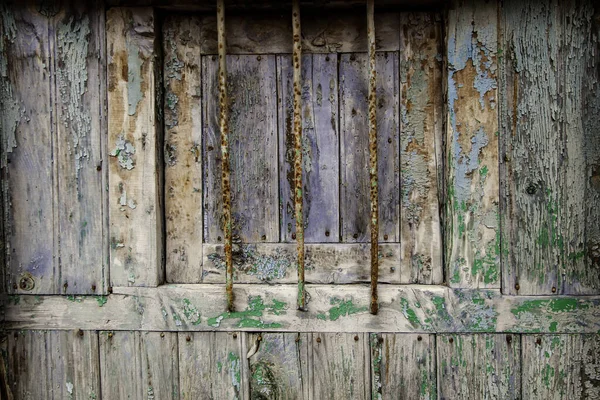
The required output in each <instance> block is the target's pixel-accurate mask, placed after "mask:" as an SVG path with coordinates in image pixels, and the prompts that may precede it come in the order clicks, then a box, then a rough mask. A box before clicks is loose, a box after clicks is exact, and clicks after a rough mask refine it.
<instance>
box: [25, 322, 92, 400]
mask: <svg viewBox="0 0 600 400" xmlns="http://www.w3.org/2000/svg"><path fill="white" fill-rule="evenodd" d="M45 351H46V352H47V354H48V357H49V358H50V359H51V361H50V366H49V368H50V371H51V373H52V377H51V380H50V381H49V384H50V385H51V388H52V389H51V390H52V395H51V396H52V398H55V399H79V398H85V399H96V398H99V397H100V360H99V353H98V334H97V333H96V332H95V331H85V332H84V331H79V330H75V331H50V332H47V333H46V348H45ZM38 356H39V355H38ZM39 363H40V361H39V360H35V363H34V365H32V367H33V368H34V370H36V371H37V370H38V368H39V365H40V364H39ZM35 385H39V381H36V383H35Z"/></svg>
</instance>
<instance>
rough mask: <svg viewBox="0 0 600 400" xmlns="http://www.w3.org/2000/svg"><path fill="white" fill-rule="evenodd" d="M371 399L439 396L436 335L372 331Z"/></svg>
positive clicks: (429, 397)
mask: <svg viewBox="0 0 600 400" xmlns="http://www.w3.org/2000/svg"><path fill="white" fill-rule="evenodd" d="M370 340H371V386H372V389H371V393H372V394H371V398H373V399H397V398H400V399H435V398H436V396H437V386H436V383H437V381H436V368H435V336H434V335H408V334H401V335H398V334H387V333H384V334H371V336H370Z"/></svg>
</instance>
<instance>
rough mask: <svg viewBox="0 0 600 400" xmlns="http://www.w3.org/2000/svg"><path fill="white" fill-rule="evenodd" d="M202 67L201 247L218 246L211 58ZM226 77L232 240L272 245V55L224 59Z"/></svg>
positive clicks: (275, 222) (275, 231) (275, 235)
mask: <svg viewBox="0 0 600 400" xmlns="http://www.w3.org/2000/svg"><path fill="white" fill-rule="evenodd" d="M228 25H229V24H228ZM202 68H203V71H202V76H203V91H202V93H203V96H204V99H205V101H203V107H204V117H203V124H204V132H203V135H204V160H205V161H204V162H205V163H206V165H205V167H204V170H205V179H206V181H205V192H204V203H205V217H206V221H205V242H207V243H218V242H220V241H222V240H223V238H224V235H223V227H222V224H221V223H220V221H221V214H222V203H221V200H220V199H221V179H220V176H221V173H220V170H221V151H220V144H221V141H220V134H219V123H218V118H217V116H218V113H217V111H218V110H217V108H218V104H217V103H216V102H215V101H213V100H212V99H215V98H217V93H218V91H217V70H218V64H217V61H216V58H215V59H214V60H213V58H212V57H203V58H202ZM227 74H228V76H227V82H228V93H229V100H230V112H229V117H230V120H229V129H230V138H229V143H230V149H231V191H232V194H231V195H232V213H233V234H234V238H237V240H238V241H242V242H246V243H248V242H249V243H253V242H254V243H256V242H278V241H279V218H278V215H279V212H278V187H277V185H278V184H277V180H278V178H277V106H276V104H275V102H276V99H277V92H276V67H275V56H271V55H263V56H260V55H259V56H256V55H252V56H250V55H248V56H228V57H227ZM219 238H221V239H219ZM234 243H235V241H234Z"/></svg>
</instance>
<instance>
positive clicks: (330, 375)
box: [302, 332, 371, 400]
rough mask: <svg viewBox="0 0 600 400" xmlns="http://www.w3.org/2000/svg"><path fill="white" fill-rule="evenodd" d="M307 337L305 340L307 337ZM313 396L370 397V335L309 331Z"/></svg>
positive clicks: (316, 397)
mask: <svg viewBox="0 0 600 400" xmlns="http://www.w3.org/2000/svg"><path fill="white" fill-rule="evenodd" d="M304 338H305V339H304ZM302 339H304V340H305V341H306V343H305V344H304V345H305V346H307V350H308V352H309V353H311V354H310V363H309V364H308V365H307V366H306V368H307V369H311V370H312V373H311V374H310V379H311V380H309V382H308V387H309V390H310V392H309V393H310V394H309V397H308V398H309V399H332V400H334V399H368V398H370V397H371V396H370V395H371V386H370V374H369V367H370V366H369V342H368V340H369V336H368V335H367V334H364V333H323V332H320V333H309V334H306V335H303V336H302Z"/></svg>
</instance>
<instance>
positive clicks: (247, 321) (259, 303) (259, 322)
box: [207, 296, 287, 329]
mask: <svg viewBox="0 0 600 400" xmlns="http://www.w3.org/2000/svg"><path fill="white" fill-rule="evenodd" d="M286 309H287V304H286V303H284V302H281V301H278V300H276V299H273V300H272V301H271V303H270V304H269V303H267V304H265V303H263V299H262V297H260V296H255V297H250V298H249V299H248V306H247V307H246V310H244V311H237V312H235V311H234V312H224V313H222V314H219V315H218V316H216V317H212V318H209V319H208V321H207V323H208V326H212V327H215V328H217V327H219V326H220V325H221V322H222V321H223V320H226V319H235V320H238V321H237V325H236V327H238V328H260V329H276V328H280V327H281V326H282V324H280V323H278V322H271V323H269V322H264V321H263V319H262V317H263V314H264V313H265V312H267V313H268V314H271V315H281V314H285V310H286Z"/></svg>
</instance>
